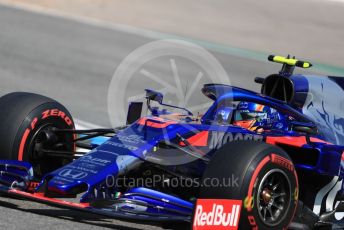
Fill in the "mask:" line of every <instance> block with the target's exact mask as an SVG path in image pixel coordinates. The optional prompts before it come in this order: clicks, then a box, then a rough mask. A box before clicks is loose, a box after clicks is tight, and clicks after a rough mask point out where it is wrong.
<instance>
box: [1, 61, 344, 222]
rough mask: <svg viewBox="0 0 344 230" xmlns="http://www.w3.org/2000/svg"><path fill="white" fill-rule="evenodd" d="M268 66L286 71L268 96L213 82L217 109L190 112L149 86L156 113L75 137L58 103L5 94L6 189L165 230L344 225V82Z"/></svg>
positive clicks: (266, 87) (136, 112)
mask: <svg viewBox="0 0 344 230" xmlns="http://www.w3.org/2000/svg"><path fill="white" fill-rule="evenodd" d="M269 60H270V61H273V62H277V63H281V64H283V67H282V69H281V71H280V72H279V73H277V74H272V75H269V76H267V77H265V78H256V79H255V82H256V83H258V84H261V85H262V90H261V93H255V92H252V91H249V90H245V89H242V88H238V87H234V86H230V85H223V84H206V85H204V87H203V89H202V92H203V94H204V95H205V96H207V97H208V98H210V99H211V100H212V101H213V103H212V105H211V106H210V107H209V108H208V110H207V111H206V112H205V113H204V114H203V115H198V116H194V115H193V114H192V113H191V112H190V111H189V110H187V109H186V108H180V107H177V106H173V105H168V104H165V103H164V102H163V95H162V94H161V93H159V92H157V91H154V90H150V89H146V100H147V101H146V106H147V108H148V111H149V114H148V115H146V116H141V112H142V106H143V105H144V103H143V102H132V103H130V105H129V111H128V117H127V124H126V125H123V126H121V127H116V128H112V129H92V130H76V129H75V128H74V121H73V118H72V116H71V114H70V113H69V112H68V110H67V109H66V108H65V107H64V106H62V105H61V104H59V103H58V102H56V101H55V100H53V99H50V98H48V97H44V96H41V95H37V94H32V93H23V92H16V93H10V94H7V95H5V96H3V97H1V98H0V108H1V110H0V140H1V142H0V158H1V160H0V171H1V174H0V190H1V193H2V194H3V195H8V196H11V197H14V198H21V199H28V200H32V201H36V202H42V203H46V204H50V205H57V206H62V207H66V208H71V209H77V210H81V211H87V212H92V213H97V214H101V215H105V216H109V217H113V218H118V219H126V220H132V221H148V222H150V223H159V224H162V225H164V224H165V226H166V223H169V227H172V226H179V228H181V227H180V226H181V225H177V223H178V224H182V226H184V227H186V228H192V229H287V228H290V229H312V228H324V227H325V228H327V227H328V228H336V227H338V228H341V227H342V226H344V225H343V223H344V222H343V217H344V203H343V200H344V193H343V192H344V190H343V176H344V156H343V152H344V114H343V111H344V110H343V109H344V107H343V106H344V97H343V95H344V91H343V90H344V80H343V79H344V78H340V77H330V76H312V75H302V74H294V73H293V72H294V68H295V67H301V68H309V67H311V64H310V63H308V62H303V61H299V60H296V59H295V58H289V57H286V58H285V57H281V56H269ZM153 104H154V105H158V106H153ZM166 108H171V109H173V110H174V111H176V109H177V110H179V113H177V112H174V113H172V112H169V111H168V110H167V109H166ZM80 148H82V149H87V151H86V152H85V151H83V152H80ZM139 179H142V180H141V182H142V183H138V181H139ZM147 181H149V182H150V183H147ZM224 182H226V183H224ZM172 222H173V223H174V224H170V223H172Z"/></svg>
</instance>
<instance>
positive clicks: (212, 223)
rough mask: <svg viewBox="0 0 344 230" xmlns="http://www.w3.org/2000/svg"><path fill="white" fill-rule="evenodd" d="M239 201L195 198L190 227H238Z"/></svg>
mask: <svg viewBox="0 0 344 230" xmlns="http://www.w3.org/2000/svg"><path fill="white" fill-rule="evenodd" d="M241 203H242V202H241V200H219V199H199V200H197V203H196V211H195V216H194V220H193V226H192V229H193V230H214V229H216V230H222V229H226V230H235V229H238V224H239V218H240V210H241Z"/></svg>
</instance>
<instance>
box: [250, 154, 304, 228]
mask: <svg viewBox="0 0 344 230" xmlns="http://www.w3.org/2000/svg"><path fill="white" fill-rule="evenodd" d="M271 156H272V157H273V158H274V159H276V156H277V155H276V154H271ZM278 157H279V158H280V159H282V158H283V160H284V162H288V163H289V162H290V164H291V165H292V163H291V161H290V160H288V159H286V158H284V157H281V156H278ZM270 160H271V159H270V156H266V157H265V158H264V159H263V160H262V161H261V162H260V163H259V164H258V166H257V168H256V169H255V170H254V173H253V176H252V178H251V181H250V185H249V189H248V194H247V197H248V198H252V193H253V186H254V183H255V181H256V179H257V177H258V174H259V172H260V171H261V169H262V168H263V167H264V166H265V165H266V164H267V163H268V162H269V161H270ZM286 168H287V169H289V170H291V167H286ZM292 172H293V173H294V177H295V181H296V189H297V191H298V190H299V181H298V177H297V174H296V170H295V168H294V167H292ZM295 202H296V203H295V208H294V211H293V216H292V217H294V216H295V213H296V210H297V204H298V203H297V200H295ZM247 211H248V212H251V211H252V208H251V207H248V208H247ZM252 217H253V216H252ZM253 218H254V217H253ZM292 219H293V218H291V220H290V222H289V223H288V225H287V227H286V228H284V229H287V228H288V226H289V225H290V223H291V222H292ZM249 221H250V223H251V221H252V220H250V219H249ZM253 227H256V226H253Z"/></svg>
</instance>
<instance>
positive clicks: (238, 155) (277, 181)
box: [199, 141, 298, 229]
mask: <svg viewBox="0 0 344 230" xmlns="http://www.w3.org/2000/svg"><path fill="white" fill-rule="evenodd" d="M209 178H210V179H209ZM228 178H231V179H232V182H233V179H236V178H237V180H235V181H237V183H230V184H229V183H226V186H217V187H208V186H203V187H202V188H201V189H200V196H199V199H233V200H241V201H242V209H241V213H240V221H239V229H287V227H288V225H289V224H290V222H291V221H292V219H293V217H294V214H295V210H296V207H297V203H298V179H297V174H296V171H295V168H294V165H293V163H292V161H291V160H290V158H289V156H288V155H287V154H286V153H285V152H284V151H283V150H282V149H280V148H278V147H275V146H271V145H268V144H265V143H258V142H248V141H238V142H233V143H230V144H228V145H225V146H224V147H222V148H221V149H220V150H219V151H218V152H217V153H215V155H214V158H213V159H212V160H211V162H210V163H209V165H208V167H207V169H206V171H205V173H204V176H203V184H205V182H206V181H205V180H207V181H208V182H209V180H211V179H213V180H214V179H215V180H216V181H219V182H220V183H222V182H223V181H228Z"/></svg>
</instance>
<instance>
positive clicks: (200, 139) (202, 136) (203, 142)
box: [180, 131, 209, 147]
mask: <svg viewBox="0 0 344 230" xmlns="http://www.w3.org/2000/svg"><path fill="white" fill-rule="evenodd" d="M208 137H209V131H202V132H199V133H197V134H196V135H193V136H192V137H189V138H188V139H187V141H188V142H189V143H190V144H191V145H192V146H197V147H205V146H208ZM180 145H181V146H185V144H184V142H180Z"/></svg>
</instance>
